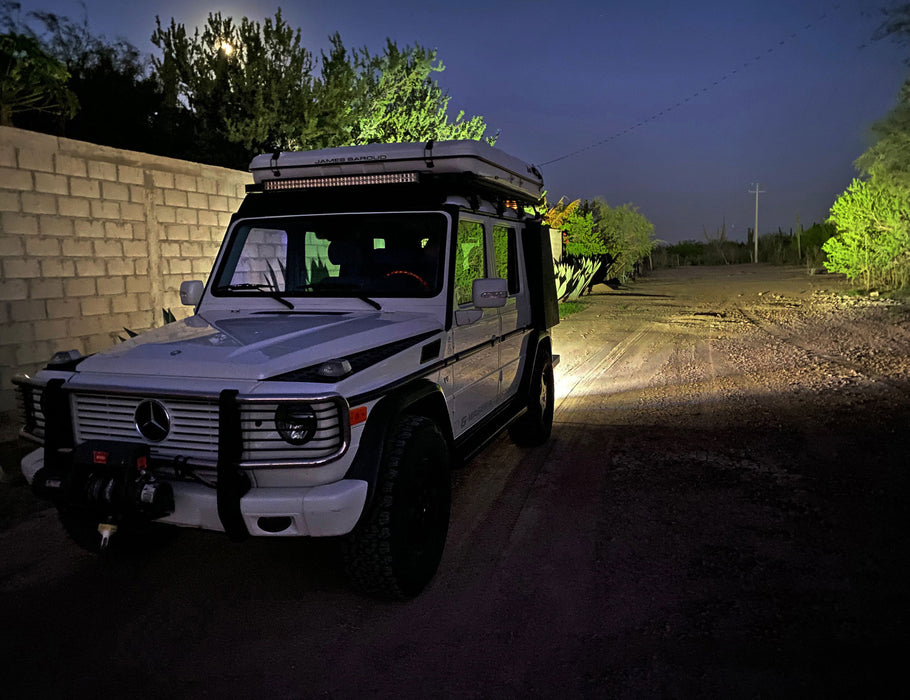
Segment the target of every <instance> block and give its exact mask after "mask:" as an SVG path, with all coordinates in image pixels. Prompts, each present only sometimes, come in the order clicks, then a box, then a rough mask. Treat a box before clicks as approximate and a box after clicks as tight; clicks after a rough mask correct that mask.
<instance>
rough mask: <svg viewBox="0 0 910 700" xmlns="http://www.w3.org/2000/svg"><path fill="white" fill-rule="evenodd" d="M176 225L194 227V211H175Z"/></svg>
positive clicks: (196, 220)
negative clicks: (191, 225)
mask: <svg viewBox="0 0 910 700" xmlns="http://www.w3.org/2000/svg"><path fill="white" fill-rule="evenodd" d="M176 216H177V223H178V224H193V225H195V224H196V223H197V222H198V218H197V214H196V210H195V209H184V208H179V209H177V213H176Z"/></svg>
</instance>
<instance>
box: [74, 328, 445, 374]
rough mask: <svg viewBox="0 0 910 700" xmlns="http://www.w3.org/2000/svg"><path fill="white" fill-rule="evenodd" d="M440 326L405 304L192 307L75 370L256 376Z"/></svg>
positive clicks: (391, 340) (414, 334)
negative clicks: (339, 308)
mask: <svg viewBox="0 0 910 700" xmlns="http://www.w3.org/2000/svg"><path fill="white" fill-rule="evenodd" d="M442 330H443V328H442V327H441V326H440V324H439V321H438V320H437V319H436V318H434V317H433V316H431V315H429V314H423V313H408V312H388V313H384V312H379V311H376V312H348V313H261V314H248V315H242V316H238V315H237V314H226V315H223V316H221V317H216V318H212V317H206V316H203V315H196V316H191V317H189V318H187V319H185V320H183V321H177V322H176V323H170V324H167V325H166V326H163V327H161V328H156V329H154V330H150V331H146V332H145V333H141V334H140V335H138V336H136V337H135V338H130V339H129V340H127V341H125V342H123V343H121V344H119V345H116V346H114V347H113V348H111V349H110V350H107V351H105V352H101V353H98V354H96V355H92V356H90V357H88V358H86V359H85V360H84V361H82V362H81V363H80V364H79V367H78V372H79V373H80V374H86V373H87V374H93V373H98V374H120V375H143V376H147V377H154V376H158V377H187V378H212V379H222V378H223V379H234V380H259V379H266V378H268V377H274V376H276V375H279V374H283V373H284V372H290V371H293V370H297V369H301V368H304V367H309V366H312V365H315V364H319V363H321V362H324V361H326V360H331V359H336V358H342V357H347V356H350V355H353V354H355V353H357V352H361V351H363V350H368V349H370V348H373V347H376V346H379V345H385V344H387V343H393V342H396V341H400V340H404V339H406V338H410V337H414V336H419V335H422V334H425V333H428V332H433V331H440V332H441V331H442Z"/></svg>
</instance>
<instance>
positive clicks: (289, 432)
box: [275, 403, 316, 445]
mask: <svg viewBox="0 0 910 700" xmlns="http://www.w3.org/2000/svg"><path fill="white" fill-rule="evenodd" d="M275 427H276V428H278V434H279V435H280V436H281V439H282V440H284V441H285V442H288V443H290V444H292V445H303V444H305V443H307V442H309V441H310V439H311V438H312V437H313V435H314V434H315V433H316V413H315V412H314V411H313V409H312V408H310V407H309V406H308V405H307V404H299V403H295V404H282V405H281V406H279V407H278V410H277V411H275Z"/></svg>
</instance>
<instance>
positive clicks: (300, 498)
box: [22, 449, 367, 537]
mask: <svg viewBox="0 0 910 700" xmlns="http://www.w3.org/2000/svg"><path fill="white" fill-rule="evenodd" d="M43 465H44V450H42V449H38V450H35V451H34V452H32V453H30V454H28V455H26V456H25V457H24V458H23V460H22V473H23V475H24V476H25V478H26V480H27V481H28V482H29V484H31V483H32V481H33V480H34V478H35V474H36V473H37V472H38V470H39V469H41V467H42V466H43ZM170 484H171V486H172V488H173V490H174V512H173V513H171V514H170V515H167V516H165V517H163V518H160V519H159V520H158V522H162V523H171V524H173V525H180V526H182V527H198V528H203V529H205V530H217V531H220V532H223V531H224V529H225V528H224V525H223V524H222V522H221V518H220V517H219V515H218V494H217V491H216V490H215V489H213V488H210V487H208V486H204V485H202V484H196V483H192V482H186V481H171V482H170ZM366 499H367V482H366V481H361V480H359V479H342V480H341V481H336V482H334V483H331V484H324V485H322V486H300V487H292V488H274V487H271V488H251V489H250V490H249V491H247V492H246V493H245V494H244V495H243V496H242V497H241V498H240V515H241V517H242V518H243V522H244V524H245V525H246V528H247V531H248V532H249V534H250V535H254V536H260V537H303V536H311V537H329V536H334V535H344V534H347V533H348V532H350V531H351V530H353V529H354V526H355V525H356V524H357V521H358V520H359V518H360V515H361V513H362V512H363V508H364V504H365V503H366Z"/></svg>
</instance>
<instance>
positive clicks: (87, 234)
mask: <svg viewBox="0 0 910 700" xmlns="http://www.w3.org/2000/svg"><path fill="white" fill-rule="evenodd" d="M73 225H74V226H75V228H76V235H77V236H81V237H84V238H104V222H103V221H98V220H97V219H76V221H75V222H74V223H73Z"/></svg>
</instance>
